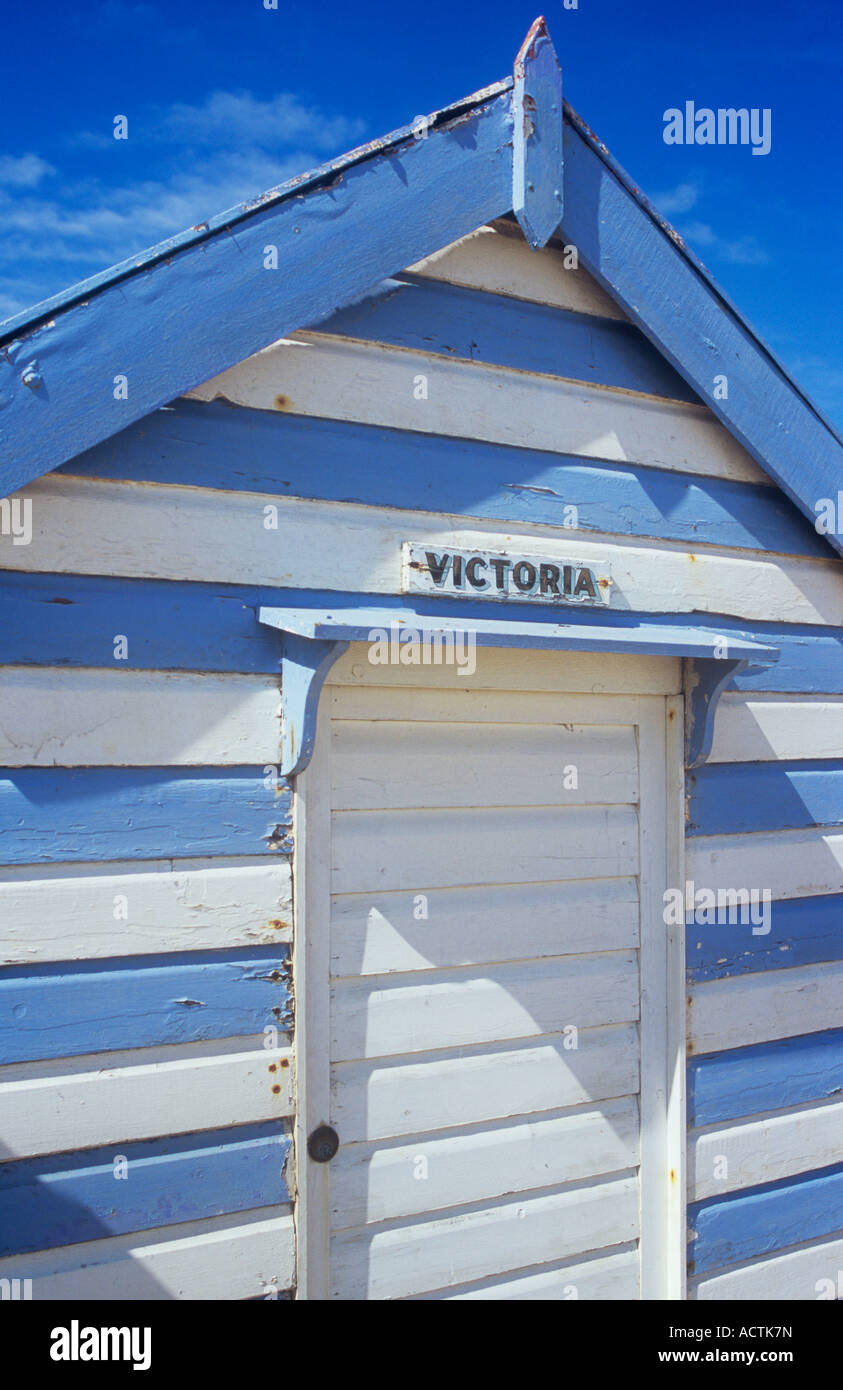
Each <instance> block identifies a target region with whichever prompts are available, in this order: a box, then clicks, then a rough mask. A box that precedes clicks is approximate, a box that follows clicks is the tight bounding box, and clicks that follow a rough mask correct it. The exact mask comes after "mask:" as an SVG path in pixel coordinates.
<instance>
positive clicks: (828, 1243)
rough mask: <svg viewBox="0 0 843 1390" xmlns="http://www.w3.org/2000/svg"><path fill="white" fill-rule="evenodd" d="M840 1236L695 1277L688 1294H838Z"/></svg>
mask: <svg viewBox="0 0 843 1390" xmlns="http://www.w3.org/2000/svg"><path fill="white" fill-rule="evenodd" d="M841 1269H843V1239H839V1238H838V1239H834V1240H823V1241H818V1242H816V1243H815V1244H812V1245H802V1246H799V1248H798V1249H795V1250H788V1251H786V1252H785V1253H784V1254H783V1255H773V1256H772V1257H771V1258H769V1259H766V1260H756V1261H755V1262H754V1263H753V1264H747V1265H743V1266H741V1267H740V1268H738V1269H730V1270H726V1272H725V1273H723V1274H719V1273H718V1274H712V1275H710V1276H709V1277H707V1278H705V1277H704V1278H701V1279H697V1280H695V1281H694V1283H693V1284H692V1285H691V1286H690V1288H691V1297H692V1298H697V1299H700V1300H709V1299H724V1300H727V1299H728V1300H740V1301H744V1300H747V1299H753V1300H758V1301H762V1300H770V1301H776V1302H780V1301H786V1302H788V1303H790V1302H794V1303H798V1302H804V1301H807V1300H817V1299H820V1298H823V1299H824V1300H826V1301H828V1300H831V1299H834V1298H838V1299H839V1298H840V1295H841V1278H840V1271H841Z"/></svg>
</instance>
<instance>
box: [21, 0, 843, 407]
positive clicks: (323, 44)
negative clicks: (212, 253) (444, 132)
mask: <svg viewBox="0 0 843 1390" xmlns="http://www.w3.org/2000/svg"><path fill="white" fill-rule="evenodd" d="M568 3H571V0H568ZM537 5H538V0H528V3H522V0H505V2H504V0H482V3H481V0H425V3H424V4H422V5H417V6H403V7H398V6H395V5H394V4H393V5H389V6H387V5H385V4H373V3H368V0H358V3H356V4H353V5H351V4H348V3H342V4H341V3H338V2H337V0H324V3H322V4H318V5H317V4H313V3H300V0H278V9H277V10H267V9H265V8H264V3H263V0H204V3H201V4H197V3H193V4H186V3H180V0H160V3H146V0H140V3H132V0H96V3H85V0H77V3H74V5H73V6H72V7H69V6H67V5H66V4H59V3H57V2H56V0H43V3H41V4H39V5H38V6H37V7H36V8H33V7H32V6H20V5H17V6H7V8H6V11H5V15H4V25H3V29H4V32H3V40H4V44H3V46H4V63H3V87H4V102H3V105H4V122H3V135H2V141H1V142H0V318H3V317H7V316H9V315H11V314H14V313H16V312H18V311H19V310H21V309H24V308H27V307H28V306H30V305H32V304H34V303H36V302H37V301H38V300H41V299H44V298H45V297H47V296H48V295H51V294H53V293H55V292H57V291H59V290H61V289H64V288H65V287H66V286H68V285H70V284H72V283H74V282H75V281H77V280H80V279H83V278H85V277H86V276H88V275H91V274H93V273H95V272H96V271H98V270H101V269H103V268H104V267H106V266H108V265H110V264H113V263H114V262H115V261H118V260H121V259H122V258H123V257H125V256H128V255H131V254H132V253H133V252H136V251H139V250H142V249H144V248H145V247H147V246H149V245H151V244H153V243H154V242H156V241H159V240H161V239H162V238H163V237H165V236H168V235H171V234H173V233H175V232H178V231H181V230H183V229H184V228H185V227H187V226H190V225H192V224H193V223H196V222H199V221H202V220H204V219H205V218H207V217H209V216H212V215H213V214H214V213H217V212H221V211H223V210H224V209H225V208H227V207H230V206H232V205H233V204H235V203H237V202H240V201H242V200H243V199H245V198H248V197H250V196H252V195H253V194H255V193H258V192H262V191H264V190H265V189H267V188H270V187H272V186H273V185H275V184H277V183H279V182H282V181H283V180H285V179H287V178H289V177H291V176H292V175H293V174H296V173H299V172H301V171H302V170H303V169H306V168H309V167H312V166H313V165H316V164H320V163H322V162H323V161H324V160H326V159H329V158H330V157H331V156H333V155H335V154H338V153H341V152H342V151H343V150H345V149H348V148H350V147H351V146H353V145H355V144H358V143H360V142H361V141H362V140H366V139H370V138H372V137H374V136H377V135H381V134H383V133H385V132H386V131H388V130H390V129H392V128H393V127H395V126H398V125H402V124H404V123H405V122H407V121H408V120H411V119H412V118H413V117H415V116H417V115H422V114H425V113H426V112H428V111H432V110H435V109H436V108H437V107H440V106H443V105H446V104H448V103H449V102H452V101H455V100H457V99H458V98H459V97H461V96H465V95H467V94H468V93H469V92H471V91H474V90H476V89H477V88H478V87H481V86H485V85H486V84H487V83H489V82H492V81H495V80H496V79H498V78H500V77H503V76H505V75H506V74H507V73H508V72H509V71H510V70H511V67H512V60H513V58H514V55H515V53H516V51H517V49H518V46H519V44H520V41H521V39H522V37H523V35H524V33H525V32H526V30H527V28H528V27H529V25H530V23H531V21H532V20H533V19H534V18H535V15H536V13H537V9H536V7H537ZM545 14H546V18H547V21H548V24H549V26H550V30H551V33H552V35H553V38H554V42H555V44H556V47H557V50H558V52H559V55H560V59H561V62H562V69H563V80H564V84H565V93H566V96H567V97H568V100H569V101H570V102H571V103H572V104H573V105H574V106H575V107H576V108H577V110H578V111H579V112H580V113H581V115H582V116H583V117H584V118H585V120H586V121H588V123H589V124H590V125H591V126H592V128H593V129H594V130H596V132H597V134H598V135H599V136H600V138H601V139H602V140H604V141H605V143H606V144H607V145H608V146H609V148H610V149H611V151H612V153H613V154H614V155H615V157H616V158H617V159H618V160H619V161H620V163H621V164H623V165H624V167H625V168H626V169H627V170H628V171H629V173H630V174H631V175H632V177H633V178H634V179H635V180H636V182H637V183H638V184H639V185H640V186H641V187H642V188H643V189H644V191H645V192H646V193H647V194H648V196H649V197H650V198H651V200H652V201H653V202H655V203H656V205H657V206H658V207H659V208H660V209H661V210H662V211H663V212H664V213H665V214H666V215H667V216H668V217H669V218H670V220H671V221H672V222H673V223H674V225H676V226H677V227H678V228H679V230H680V231H681V232H682V233H683V235H684V236H685V237H686V239H687V240H688V242H689V244H690V245H691V246H692V247H693V249H694V250H695V251H696V252H697V254H698V255H699V256H700V258H701V259H702V260H703V261H704V263H705V264H706V265H707V266H708V268H709V269H710V271H711V272H712V274H713V275H714V277H715V279H716V280H718V281H719V282H720V284H721V285H722V286H723V287H724V289H725V290H726V291H727V293H728V294H729V295H730V296H731V298H732V299H733V300H734V301H735V302H736V304H737V305H738V307H739V308H740V309H741V311H742V312H743V313H744V315H745V316H746V317H747V318H748V319H749V321H750V323H751V324H752V325H753V326H754V327H755V328H756V329H757V330H758V332H759V333H760V334H761V336H762V337H763V338H764V339H765V340H766V341H767V342H768V343H769V345H770V346H771V347H772V349H773V350H774V352H775V353H776V354H777V355H778V356H779V357H780V358H781V359H782V361H783V362H784V364H785V365H786V366H787V367H788V368H789V369H790V370H791V371H792V372H793V374H794V375H795V376H796V378H797V380H798V381H799V382H800V384H801V385H802V386H803V387H804V389H805V390H806V391H807V392H808V393H809V395H811V396H812V397H813V399H814V400H815V401H816V403H817V404H818V405H819V406H820V407H821V408H822V409H823V410H825V411H826V412H827V413H828V414H829V415H830V416H831V418H832V419H833V420H834V421H835V422H836V423H837V425H838V426H843V354H841V332H840V327H839V325H840V322H841V317H842V316H841V307H843V269H841V254H840V253H841V242H843V232H841V226H843V191H842V190H843V156H841V146H843V121H842V120H841V92H842V91H843V80H842V79H843V7H841V6H840V3H839V0H813V3H811V4H805V3H803V4H800V5H788V4H785V2H784V0H773V3H770V0H709V3H707V4H705V5H695V6H693V7H687V6H685V5H683V4H681V3H678V2H677V0H674V3H667V0H647V2H646V3H638V4H636V3H634V0H578V4H577V8H576V9H566V8H565V6H564V3H563V0H551V2H549V3H548V4H547V8H546V10H545ZM686 100H693V101H694V102H695V103H696V105H697V107H700V106H709V107H714V108H716V107H718V106H737V107H740V106H746V107H750V108H751V107H759V108H763V107H769V108H770V109H771V111H772V147H771V150H770V153H769V154H768V155H765V156H753V155H752V154H751V152H750V149H749V148H748V147H745V146H743V147H742V146H731V147H730V146H718V145H714V146H690V147H688V146H671V145H666V144H665V143H664V140H663V138H662V132H663V113H664V111H665V110H666V109H667V108H668V107H674V106H679V107H681V106H682V105H683V104H684V102H685V101H686ZM116 115H125V116H127V117H128V122H129V138H128V140H125V141H117V140H114V138H113V134H112V131H113V120H114V117H115V116H116Z"/></svg>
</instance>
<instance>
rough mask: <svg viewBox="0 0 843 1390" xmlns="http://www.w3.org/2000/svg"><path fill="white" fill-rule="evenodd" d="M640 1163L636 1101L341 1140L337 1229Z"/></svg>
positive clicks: (335, 1167) (336, 1164) (334, 1189)
mask: <svg viewBox="0 0 843 1390" xmlns="http://www.w3.org/2000/svg"><path fill="white" fill-rule="evenodd" d="M637 1163H638V1103H637V1101H636V1099H635V1098H634V1097H628V1098H626V1099H624V1100H614V1101H609V1102H607V1103H605V1104H604V1105H602V1106H601V1107H600V1108H599V1109H594V1110H591V1109H590V1110H580V1111H575V1112H573V1113H571V1112H568V1113H566V1114H564V1115H556V1116H554V1117H553V1118H551V1119H539V1118H532V1117H531V1118H530V1119H520V1120H517V1121H515V1122H514V1123H513V1122H510V1123H508V1124H501V1125H499V1126H498V1127H496V1128H495V1129H487V1130H480V1131H474V1132H469V1133H461V1134H457V1135H449V1136H448V1137H447V1138H445V1139H441V1138H434V1137H432V1136H430V1135H425V1136H424V1137H423V1138H421V1139H417V1140H415V1141H414V1142H413V1143H412V1144H400V1145H396V1146H393V1147H391V1148H378V1149H375V1150H373V1149H372V1147H371V1145H369V1144H352V1145H350V1146H348V1147H345V1148H341V1149H340V1151H339V1153H338V1154H337V1157H336V1158H335V1159H334V1161H333V1163H332V1164H331V1206H332V1209H333V1216H334V1229H335V1230H337V1229H339V1228H341V1227H344V1226H363V1225H366V1224H367V1223H371V1222H376V1221H388V1220H391V1219H393V1218H395V1217H401V1216H413V1215H422V1214H423V1213H425V1212H435V1211H441V1210H442V1209H443V1208H445V1207H455V1206H460V1205H463V1204H466V1203H470V1202H481V1201H486V1200H489V1199H491V1198H495V1197H503V1196H505V1195H507V1194H510V1193H515V1192H526V1191H528V1190H529V1189H535V1190H538V1189H540V1188H543V1187H555V1186H558V1185H559V1184H560V1183H566V1182H575V1181H577V1180H580V1179H585V1178H589V1177H596V1176H598V1175H599V1174H603V1173H617V1172H620V1171H621V1170H623V1169H626V1168H634V1167H635V1166H636V1165H637Z"/></svg>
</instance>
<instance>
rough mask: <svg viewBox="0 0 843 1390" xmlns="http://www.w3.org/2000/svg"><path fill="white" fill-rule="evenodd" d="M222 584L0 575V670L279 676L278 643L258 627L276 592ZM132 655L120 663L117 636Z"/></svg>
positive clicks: (71, 576) (1, 572) (9, 571)
mask: <svg viewBox="0 0 843 1390" xmlns="http://www.w3.org/2000/svg"><path fill="white" fill-rule="evenodd" d="M277 592H278V591H277V590H274V589H263V590H260V589H247V588H239V587H235V586H231V585H229V586H226V585H218V584H195V583H170V582H168V581H167V580H161V579H140V580H138V579H117V578H109V577H105V576H103V577H102V578H101V577H99V576H97V575H76V574H68V575H64V574H63V575H57V574H24V573H19V572H15V571H13V570H6V571H0V604H2V606H3V614H4V621H3V641H2V649H1V650H0V665H4V666H17V665H26V666H30V665H35V666H45V665H50V666H105V667H110V668H112V669H113V668H114V667H115V666H120V667H129V668H131V669H133V670H153V671H154V670H158V671H171V670H181V671H237V672H243V673H248V674H252V673H255V674H257V673H261V672H264V673H268V672H272V673H276V674H277V673H278V672H280V667H281V647H280V643H279V641H278V638H277V637H276V636H275V634H274V633H269V632H267V630H266V628H265V627H261V625H260V623H259V622H258V616H257V615H258V609H259V608H260V606H261V603H266V602H267V601H268V600H269V599H272V598H274V597H275V595H276V594H277ZM117 633H121V634H123V635H124V636H125V637H126V638H127V640H128V645H127V652H128V655H127V659H126V660H125V661H120V662H115V661H114V659H113V652H114V637H115V634H117Z"/></svg>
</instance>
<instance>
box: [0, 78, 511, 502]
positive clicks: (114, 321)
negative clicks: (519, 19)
mask: <svg viewBox="0 0 843 1390" xmlns="http://www.w3.org/2000/svg"><path fill="white" fill-rule="evenodd" d="M510 85H511V84H509V83H507V84H505V85H504V86H503V87H499V88H496V89H495V90H494V91H493V92H491V93H489V92H486V93H478V94H477V96H476V97H475V98H474V99H472V100H470V101H468V102H465V103H463V104H462V105H461V106H460V107H457V108H453V109H452V110H451V111H449V112H445V113H442V114H441V116H440V117H439V118H437V119H436V120H435V121H433V122H432V123H431V124H430V125H428V124H427V123H425V128H424V130H419V131H417V132H416V133H415V134H413V133H412V131H410V130H405V131H403V132H400V133H399V134H398V136H397V137H396V138H395V139H393V140H387V141H385V142H384V141H381V142H379V143H378V144H377V145H375V146H373V147H371V148H370V149H368V150H365V151H363V152H361V153H360V154H359V155H358V157H357V159H356V160H355V159H352V160H347V161H344V163H343V165H342V167H341V168H340V169H339V171H337V170H334V169H326V170H324V171H322V174H321V175H320V177H318V178H317V179H315V180H312V181H310V182H309V183H307V182H304V181H302V180H295V181H293V183H292V184H291V185H288V186H287V187H286V189H285V190H283V191H279V193H278V194H276V195H272V196H270V197H268V198H265V199H258V200H257V201H256V203H255V204H254V205H253V206H252V207H251V208H249V209H237V210H235V212H234V213H233V214H232V215H231V216H230V217H229V218H228V219H227V220H224V221H223V223H222V224H221V225H218V226H217V227H216V229H215V230H214V231H213V232H211V233H210V234H209V235H207V236H205V238H204V239H203V240H201V241H198V242H191V241H188V242H187V243H185V242H182V243H181V245H180V246H179V247H178V248H177V249H176V250H175V251H173V252H172V254H169V253H168V254H166V255H164V254H163V251H162V249H161V248H158V252H157V253H156V255H155V257H153V259H152V261H151V263H150V262H147V263H145V264H144V265H142V266H141V267H140V268H139V269H137V270H135V271H133V270H132V269H131V268H130V269H126V270H125V271H124V272H122V273H121V274H120V275H119V276H116V277H115V278H113V279H111V280H107V281H106V282H105V283H103V284H102V285H101V286H100V287H99V288H97V289H94V290H93V291H92V292H91V293H90V294H89V295H87V296H86V298H85V299H84V300H82V301H81V302H76V301H75V299H74V298H73V296H71V299H70V303H69V307H66V308H64V309H60V310H58V311H57V312H56V313H55V315H54V316H53V317H51V318H49V319H47V320H46V322H42V323H41V324H40V326H35V327H33V328H28V327H27V328H22V329H21V330H20V336H19V337H18V338H16V339H14V340H13V341H11V342H8V343H7V344H6V346H5V349H4V352H3V354H2V359H0V394H2V397H3V399H4V402H5V409H4V410H3V419H2V422H0V430H2V440H0V444H2V455H3V458H4V460H5V462H4V464H3V466H2V469H0V491H2V492H3V493H7V492H10V491H13V490H14V489H17V488H20V487H22V486H24V485H25V484H26V483H27V482H29V481H30V480H32V479H33V478H36V477H38V476H40V475H41V474H42V473H44V472H46V471H48V470H49V469H51V468H55V467H56V466H57V465H58V464H60V463H64V462H66V461H67V459H69V458H73V456H74V455H75V454H78V453H81V452H82V450H83V449H87V448H90V447H91V446H92V445H93V444H96V443H98V442H99V441H100V440H102V439H105V438H108V437H109V436H110V435H112V434H116V432H117V431H118V430H120V429H123V428H125V426H126V425H128V424H131V422H132V421H133V420H137V419H140V418H141V417H142V416H144V415H148V414H149V412H150V411H151V410H155V409H157V407H158V406H162V405H165V404H166V403H167V402H168V401H171V400H173V399H174V398H175V397H176V396H179V395H181V394H182V393H183V392H184V391H186V390H189V389H190V388H191V387H194V386H197V385H199V383H200V382H203V381H207V380H208V379H209V378H210V377H212V376H216V375H217V374H218V373H219V372H221V371H223V370H225V368H226V367H230V366H231V365H232V363H234V362H239V361H242V360H243V359H244V358H245V357H249V356H250V355H251V354H252V353H254V352H257V351H259V350H260V349H261V348H263V347H266V346H267V345H268V344H269V343H270V342H273V341H274V340H275V339H277V338H278V337H283V336H284V334H286V333H289V332H291V331H293V330H295V329H297V328H300V327H301V326H302V324H304V323H311V324H313V323H318V322H320V321H321V320H322V319H323V318H327V317H328V315H329V314H332V313H333V312H334V311H335V310H336V308H337V307H338V305H342V304H348V303H350V302H351V301H352V300H354V299H355V298H357V297H358V296H359V295H360V294H362V293H364V292H365V291H366V290H367V289H369V288H370V287H371V286H372V285H373V284H375V283H376V282H377V281H379V280H382V279H383V278H384V277H385V276H389V275H394V274H396V273H397V272H398V271H400V270H402V269H403V268H404V267H405V266H407V265H410V264H413V263H414V262H415V261H418V260H421V259H423V258H424V257H425V256H427V255H429V254H430V253H431V252H433V251H436V250H438V249H439V248H440V247H442V246H445V245H447V244H448V243H449V242H452V241H455V240H457V239H458V238H459V237H461V236H464V235H466V234H467V233H468V232H471V231H473V230H474V229H475V228H476V227H478V226H480V225H482V224H483V223H485V222H488V221H490V220H491V219H493V218H495V217H499V216H501V214H503V213H505V212H508V211H509V208H510V206H511V202H512V190H511V171H512V144H511V141H512V126H511V118H510V102H509V86H510ZM235 223H236V225H232V224H235ZM268 246H269V247H273V246H274V247H275V248H276V249H277V253H278V265H277V268H276V269H271V268H267V264H266V262H267V251H266V248H267V247H268ZM221 313H222V320H221V319H220V314H221ZM221 324H222V327H220V325H221ZM211 330H213V331H211ZM33 364H34V365H35V369H36V371H37V375H38V379H39V381H40V383H41V384H40V385H36V387H35V388H34V389H31V388H29V387H27V386H26V385H25V384H24V381H23V377H24V376H25V375H26V372H27V368H29V367H31V366H32V365H33ZM116 372H119V373H121V374H122V375H125V376H126V378H127V380H128V393H127V395H126V398H125V399H115V398H114V385H113V382H114V375H115V373H116ZM80 380H84V381H86V382H87V383H89V388H90V389H86V390H85V391H80V389H79V383H80Z"/></svg>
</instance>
